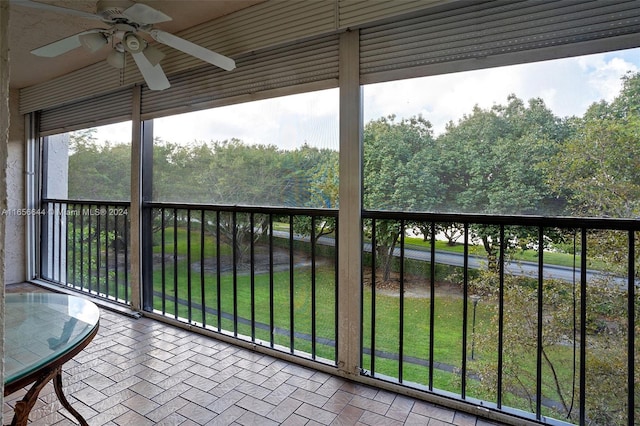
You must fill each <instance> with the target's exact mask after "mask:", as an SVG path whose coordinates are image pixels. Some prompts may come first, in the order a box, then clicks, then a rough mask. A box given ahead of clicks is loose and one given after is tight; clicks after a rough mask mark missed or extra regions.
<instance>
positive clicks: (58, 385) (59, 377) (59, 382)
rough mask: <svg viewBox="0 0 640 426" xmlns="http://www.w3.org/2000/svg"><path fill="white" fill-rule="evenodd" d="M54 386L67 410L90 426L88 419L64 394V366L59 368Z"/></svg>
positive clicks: (85, 425)
mask: <svg viewBox="0 0 640 426" xmlns="http://www.w3.org/2000/svg"><path fill="white" fill-rule="evenodd" d="M53 388H54V389H55V390H56V395H58V399H59V400H60V402H61V403H62V406H63V407H64V408H66V409H67V411H68V412H70V413H71V414H72V415H73V417H75V418H76V419H77V420H78V421H79V422H80V425H82V426H89V424H88V423H87V421H86V420H85V419H84V418H83V417H82V416H81V415H80V413H78V412H77V411H76V409H75V408H73V407H72V406H71V404H69V401H67V397H66V396H64V393H63V392H62V367H58V368H57V372H56V375H55V377H54V378H53Z"/></svg>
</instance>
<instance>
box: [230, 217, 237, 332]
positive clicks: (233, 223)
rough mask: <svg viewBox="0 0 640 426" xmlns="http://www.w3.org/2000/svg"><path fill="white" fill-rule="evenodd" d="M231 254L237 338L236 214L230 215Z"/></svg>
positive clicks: (234, 328) (234, 323)
mask: <svg viewBox="0 0 640 426" xmlns="http://www.w3.org/2000/svg"><path fill="white" fill-rule="evenodd" d="M231 229H232V237H231V253H232V257H233V336H234V337H238V257H237V252H236V251H237V244H238V237H237V235H238V217H237V212H235V211H234V212H232V213H231Z"/></svg>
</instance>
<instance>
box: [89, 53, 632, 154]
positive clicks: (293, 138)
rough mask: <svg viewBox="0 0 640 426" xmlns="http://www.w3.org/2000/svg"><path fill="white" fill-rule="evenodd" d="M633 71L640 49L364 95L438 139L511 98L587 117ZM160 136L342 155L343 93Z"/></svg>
mask: <svg viewBox="0 0 640 426" xmlns="http://www.w3.org/2000/svg"><path fill="white" fill-rule="evenodd" d="M629 71H631V72H638V71H640V49H630V50H623V51H617V52H608V53H603V54H595V55H587V56H581V57H575V58H566V59H557V60H551V61H544V62H537V63H532V64H521V65H512V66H507V67H499V68H490V69H485V70H477V71H466V72H460V73H452V74H446V75H440V76H430V77H423V78H416V79H408V80H400V81H392V82H387V83H378V84H372V85H367V86H364V90H363V93H364V102H363V104H364V105H363V113H364V122H365V123H366V122H368V121H370V120H372V119H377V118H380V117H383V116H387V115H390V114H395V115H396V116H397V117H398V118H408V117H411V116H416V115H418V114H421V115H422V116H423V117H424V118H426V119H427V120H429V121H430V122H431V123H432V125H433V129H434V133H435V135H436V136H437V135H438V134H440V133H442V132H443V131H444V129H445V126H446V124H447V122H449V121H451V120H453V121H454V122H457V121H458V120H459V119H460V118H462V116H463V115H464V114H468V113H470V112H471V111H472V109H473V107H474V105H478V106H480V107H482V108H490V107H491V106H492V105H495V104H503V105H504V104H506V102H507V97H508V96H509V94H515V95H516V96H518V97H519V98H521V99H523V100H525V101H526V100H528V99H530V98H533V97H540V98H542V99H543V100H544V102H545V104H546V105H547V107H549V108H550V109H551V110H552V111H553V112H554V113H555V114H556V115H557V116H560V117H567V116H572V115H575V116H581V115H582V114H583V113H584V112H585V111H586V109H587V108H588V107H589V105H591V104H592V103H593V102H596V101H599V100H601V99H604V100H606V101H608V102H610V101H611V100H612V99H613V98H614V97H615V96H616V95H617V94H618V93H619V91H620V88H621V80H620V77H621V76H623V75H624V74H625V73H626V72H629ZM154 133H155V135H156V136H159V137H160V138H162V139H163V140H165V141H170V142H177V143H184V144H187V143H193V142H195V141H198V142H202V141H206V142H209V141H222V140H226V139H231V138H238V139H240V140H242V141H244V142H245V143H250V144H273V145H277V146H279V147H280V148H282V149H295V148H296V147H298V146H301V145H302V144H304V143H307V144H309V145H311V146H316V147H319V148H331V149H336V150H337V149H338V90H337V89H330V90H323V91H318V92H311V93H303V94H299V95H292V96H287V97H283V98H277V99H267V100H262V101H256V102H250V103H244V104H238V105H232V106H227V107H220V108H216V109H212V110H206V111H199V112H194V113H187V114H181V115H177V116H171V117H165V118H159V119H156V120H155V121H154ZM97 137H98V139H99V140H109V141H111V142H123V143H128V141H129V140H130V138H131V130H130V126H129V125H123V124H116V125H110V126H103V127H101V128H99V131H98V134H97Z"/></svg>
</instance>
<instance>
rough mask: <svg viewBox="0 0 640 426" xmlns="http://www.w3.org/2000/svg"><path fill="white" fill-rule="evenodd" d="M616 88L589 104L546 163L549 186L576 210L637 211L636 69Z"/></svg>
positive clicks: (639, 113) (639, 109)
mask: <svg viewBox="0 0 640 426" xmlns="http://www.w3.org/2000/svg"><path fill="white" fill-rule="evenodd" d="M622 80H623V87H622V91H621V92H620V94H619V95H618V96H617V97H616V98H615V99H614V100H613V101H612V102H611V103H610V104H608V103H607V102H605V101H601V102H598V103H595V104H593V105H591V107H590V108H589V109H588V110H587V112H586V113H585V115H584V117H583V118H582V119H581V120H579V121H578V122H577V123H576V125H575V128H576V131H575V134H574V135H573V137H571V138H569V139H568V140H567V142H566V143H565V144H564V146H563V149H562V150H561V151H559V152H558V153H557V154H556V155H555V157H554V158H552V159H551V160H550V162H549V165H548V167H547V175H548V182H549V185H550V187H551V188H552V190H553V191H554V192H555V194H557V195H558V196H560V197H566V198H567V199H568V201H569V205H570V207H571V210H572V213H573V214H574V215H580V216H596V217H600V216H609V217H619V218H635V217H638V216H640V167H638V165H639V163H638V158H640V133H639V132H638V129H640V73H639V74H628V75H626V76H625V77H623V79H622Z"/></svg>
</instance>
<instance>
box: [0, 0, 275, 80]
mask: <svg viewBox="0 0 640 426" xmlns="http://www.w3.org/2000/svg"><path fill="white" fill-rule="evenodd" d="M37 1H38V2H40V3H48V4H53V5H56V6H60V7H65V8H72V9H76V10H80V11H83V12H89V13H95V9H96V0H37ZM262 1H264V0H146V1H144V2H143V3H147V4H149V5H151V6H153V7H154V8H156V9H158V10H161V11H162V12H164V13H166V14H167V15H169V16H171V17H172V18H173V20H172V21H169V22H163V23H160V24H157V25H156V26H155V27H157V28H159V29H162V30H164V31H168V32H171V33H178V32H180V31H183V30H185V29H187V28H191V27H193V26H195V25H198V24H201V23H203V22H208V21H211V20H213V19H215V18H219V17H221V16H224V15H228V14H230V13H233V12H236V11H238V10H240V9H244V8H246V7H249V6H252V5H255V4H257V3H261V2H262ZM10 13H11V16H10V20H9V50H10V52H11V71H10V87H11V88H16V89H19V88H22V87H27V86H32V85H34V84H38V83H41V82H44V81H48V80H51V79H52V78H55V77H58V76H61V75H65V74H68V73H70V72H72V71H75V70H78V69H81V68H84V67H86V66H88V65H91V64H94V63H97V62H101V61H104V60H105V58H106V57H107V54H108V53H109V52H110V48H109V47H108V46H105V47H104V48H102V49H101V50H100V51H98V52H96V53H90V52H88V51H87V50H84V49H75V50H73V51H72V52H69V53H67V54H64V55H61V56H59V57H56V58H42V57H37V56H35V55H32V54H31V53H30V52H31V50H33V49H35V48H38V47H40V46H43V45H46V44H48V43H52V42H54V41H56V40H60V39H62V38H65V37H68V36H70V35H73V34H76V33H78V32H80V31H82V30H86V29H90V28H96V27H100V26H101V25H100V22H98V21H93V20H90V19H85V18H82V17H78V16H71V15H64V14H59V13H55V12H50V11H47V10H41V9H34V8H30V7H25V6H21V5H20V4H19V3H18V2H15V3H12V4H11V12H10Z"/></svg>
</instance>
